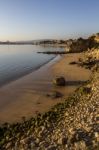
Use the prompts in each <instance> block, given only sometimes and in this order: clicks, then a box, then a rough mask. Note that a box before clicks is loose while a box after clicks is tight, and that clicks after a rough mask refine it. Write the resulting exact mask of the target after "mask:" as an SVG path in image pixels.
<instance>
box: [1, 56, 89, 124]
mask: <svg viewBox="0 0 99 150" xmlns="http://www.w3.org/2000/svg"><path fill="white" fill-rule="evenodd" d="M80 55H82V54H66V55H63V56H61V57H62V59H60V57H58V58H56V60H52V61H51V62H50V63H48V64H46V65H44V66H43V67H41V68H40V69H39V70H37V71H35V72H33V73H31V74H29V75H26V76H24V77H22V78H20V79H18V80H16V81H13V82H11V83H9V84H8V85H5V86H4V87H2V88H0V123H4V122H17V121H21V120H22V117H23V116H25V117H26V118H30V117H32V116H35V115H36V114H37V113H38V112H40V113H43V112H45V111H48V110H49V109H50V108H51V107H52V106H54V105H55V104H57V103H58V102H63V101H64V100H65V99H66V98H67V97H68V96H69V95H70V94H71V93H73V92H74V90H75V89H76V88H77V87H78V86H79V85H80V84H82V83H83V82H84V81H86V80H88V78H89V77H90V74H91V73H90V71H88V70H86V69H84V68H81V67H78V66H77V65H70V64H69V63H70V62H71V61H76V60H78V58H79V57H80ZM56 76H64V77H65V79H66V81H67V85H66V86H65V87H55V86H53V84H52V80H53V78H55V77H56ZM52 91H60V92H61V93H62V94H63V98H58V99H52V98H50V97H47V96H46V95H47V93H50V92H52Z"/></svg>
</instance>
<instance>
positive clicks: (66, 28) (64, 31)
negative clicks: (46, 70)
mask: <svg viewBox="0 0 99 150" xmlns="http://www.w3.org/2000/svg"><path fill="white" fill-rule="evenodd" d="M96 32H99V0H0V40H13V41H14V40H32V39H45V38H46V39H51V38H52V39H53V38H56V39H59V38H72V37H73V38H76V37H79V36H88V35H90V34H92V33H96Z"/></svg>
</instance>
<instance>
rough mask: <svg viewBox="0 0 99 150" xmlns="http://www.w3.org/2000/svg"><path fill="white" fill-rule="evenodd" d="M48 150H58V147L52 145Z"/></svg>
mask: <svg viewBox="0 0 99 150" xmlns="http://www.w3.org/2000/svg"><path fill="white" fill-rule="evenodd" d="M47 150H56V146H53V145H51V146H49V147H48V148H47Z"/></svg>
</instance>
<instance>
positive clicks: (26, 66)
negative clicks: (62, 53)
mask: <svg viewBox="0 0 99 150" xmlns="http://www.w3.org/2000/svg"><path fill="white" fill-rule="evenodd" d="M50 50H51V51H55V50H61V49H60V48H51V47H41V46H34V45H0V86H1V85H4V84H6V83H8V82H9V81H12V80H14V79H16V78H19V77H21V76H24V75H25V74H28V73H30V72H32V71H34V70H36V69H37V68H39V67H40V66H42V65H44V64H45V63H47V62H48V61H50V60H51V59H53V58H54V57H55V55H44V54H38V53H37V52H38V51H50Z"/></svg>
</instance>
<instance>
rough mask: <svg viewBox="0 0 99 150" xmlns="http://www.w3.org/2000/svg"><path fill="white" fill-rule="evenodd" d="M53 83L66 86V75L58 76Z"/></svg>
mask: <svg viewBox="0 0 99 150" xmlns="http://www.w3.org/2000/svg"><path fill="white" fill-rule="evenodd" d="M53 84H55V85H57V86H65V84H66V81H65V78H64V77H57V78H56V79H54V80H53Z"/></svg>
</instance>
